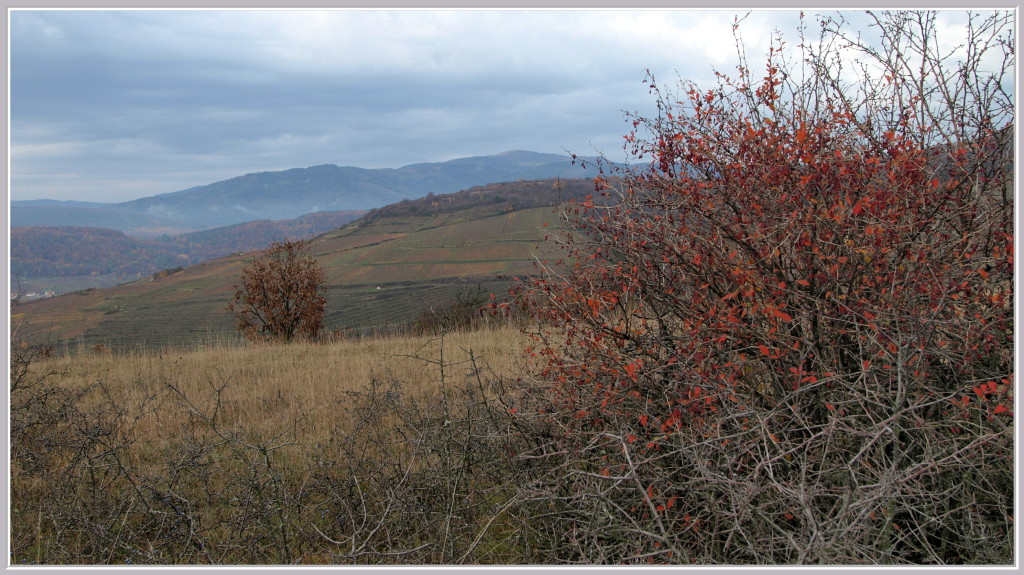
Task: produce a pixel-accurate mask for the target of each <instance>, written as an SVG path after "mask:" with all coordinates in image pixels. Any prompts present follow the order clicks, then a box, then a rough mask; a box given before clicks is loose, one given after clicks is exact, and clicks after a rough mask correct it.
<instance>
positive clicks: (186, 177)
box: [10, 10, 732, 201]
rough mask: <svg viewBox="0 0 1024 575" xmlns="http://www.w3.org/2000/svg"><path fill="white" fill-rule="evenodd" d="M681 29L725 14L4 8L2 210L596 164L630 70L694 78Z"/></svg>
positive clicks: (628, 98)
mask: <svg viewBox="0 0 1024 575" xmlns="http://www.w3.org/2000/svg"><path fill="white" fill-rule="evenodd" d="M697 16H700V17H701V18H711V17H712V16H713V17H718V18H725V19H726V20H727V21H731V17H732V15H731V14H729V13H721V14H710V15H708V14H704V13H690V12H679V13H675V12H673V13H671V14H668V15H663V17H661V18H660V19H657V18H652V17H651V16H650V15H642V14H641V15H640V16H637V14H634V13H632V12H630V13H624V14H619V15H616V14H614V13H602V12H589V11H580V12H575V11H570V12H561V11H551V12H548V11H538V12H523V13H511V12H474V11H468V12H446V11H428V12H420V13H411V12H378V11H366V12H350V11H330V12H324V13H321V12H305V11H295V12H292V11H284V12H265V11H257V12H249V11H238V12H235V11H227V12H221V11H131V10H127V11H112V12H110V11H107V12H105V11H67V12H66V11H15V12H13V13H12V15H11V57H12V60H11V92H10V94H11V119H12V123H11V126H12V131H11V141H12V196H13V197H14V198H15V199H27V198H33V197H52V198H56V199H72V198H73V199H90V200H96V201H121V200H127V199H131V198H134V197H139V196H142V195H152V194H154V193H162V192H170V191H176V190H179V189H184V188H186V187H189V186H192V185H197V184H205V183H210V182H212V181H214V180H216V179H223V178H228V177H233V176H235V175H240V174H243V173H246V172H251V171H258V170H274V169H286V168H291V167H302V166H308V165H316V164H322V163H337V164H342V165H357V166H362V167H398V166H401V165H405V164H410V163H417V162H426V161H440V160H443V159H448V158H452V157H457V156H461V155H479V154H491V153H498V152H501V151H504V150H507V149H513V148H526V149H532V150H536V151H541V152H554V153H563V152H565V151H566V150H569V151H571V152H574V153H581V154H591V153H593V152H594V150H595V148H596V149H599V150H602V151H604V152H607V153H609V154H615V153H617V152H618V151H619V150H620V148H621V135H622V134H624V133H625V132H626V130H627V125H626V123H625V121H624V118H623V114H622V111H623V110H627V111H634V110H639V111H650V108H651V107H652V105H653V102H652V101H651V97H650V95H649V94H648V93H647V90H646V88H645V87H644V86H643V85H642V83H641V81H642V79H643V73H644V70H645V69H646V68H651V69H654V70H656V71H657V73H659V74H662V75H664V74H676V73H679V74H680V75H681V76H694V75H708V73H709V70H710V64H711V62H710V60H709V59H708V58H709V57H708V56H707V54H706V53H704V52H702V50H703V48H701V47H700V45H698V44H694V43H693V42H690V43H689V44H688V43H687V42H689V40H687V38H685V37H680V36H684V34H683V33H682V30H683V28H685V27H686V26H691V25H693V23H694V22H695V21H696V20H695V18H697ZM637 19H638V20H637ZM634 20H637V21H638V22H639V24H636V23H635V22H634ZM707 21H708V22H710V21H711V20H707ZM636 25H642V26H647V27H648V28H650V29H644V28H629V26H636ZM645 35H646V36H645ZM691 40H692V39H691Z"/></svg>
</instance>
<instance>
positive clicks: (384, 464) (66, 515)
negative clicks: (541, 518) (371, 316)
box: [11, 327, 538, 565]
mask: <svg viewBox="0 0 1024 575" xmlns="http://www.w3.org/2000/svg"><path fill="white" fill-rule="evenodd" d="M523 337H524V336H523V335H522V334H521V333H520V332H519V331H517V330H516V329H514V328H511V327H507V328H493V329H476V330H472V331H462V332H452V333H447V334H445V335H443V336H390V337H376V338H363V339H348V340H340V341H336V342H329V343H299V344H290V345H271V344H264V345H255V344H253V345H242V346H238V345H234V346H232V345H206V346H202V347H198V348H196V349H193V350H191V351H184V350H174V351H171V350H165V351H163V352H154V353H136V354H125V355H117V354H114V355H111V354H109V353H105V352H102V351H100V352H99V353H97V352H92V351H91V352H89V353H85V354H79V355H74V356H63V357H45V356H41V355H38V354H35V355H32V353H33V351H32V350H29V349H21V350H17V349H16V350H15V354H14V355H15V357H14V362H13V364H12V365H13V366H15V367H12V393H11V398H12V408H11V420H12V446H13V453H12V462H13V466H12V471H11V477H12V484H11V485H12V488H11V493H12V509H11V511H12V513H11V517H12V533H11V545H12V547H11V548H12V555H11V563H12V564H15V565H17V564H225V563H233V564H345V563H349V564H351V563H356V564H380V563H417V564H425V563H465V562H472V563H523V562H531V561H536V558H533V559H531V555H532V554H534V552H533V551H531V544H530V539H531V538H536V537H537V536H538V535H536V534H534V535H531V534H530V528H529V526H528V518H527V516H526V515H523V516H521V517H520V516H518V515H517V513H516V512H513V510H512V509H511V507H512V506H511V503H510V502H511V501H512V499H513V490H514V488H515V481H511V480H510V478H512V477H514V476H515V475H516V474H517V471H516V470H515V469H513V468H512V467H514V466H515V465H517V464H516V463H514V461H513V460H514V458H509V457H505V456H504V455H505V454H506V453H508V452H509V449H510V446H509V444H508V442H509V433H508V423H507V421H506V419H507V418H506V417H505V416H506V415H507V411H508V408H507V406H506V405H505V403H503V402H505V401H507V400H508V397H509V391H508V390H507V389H506V388H505V386H504V382H507V381H509V380H510V379H514V378H515V377H516V375H517V374H518V373H519V372H520V371H521V369H522V366H521V365H520V364H519V362H520V361H521V359H520V358H521V357H522V354H521V352H520V350H521V349H522V344H521V341H522V339H523ZM510 466H511V467H510Z"/></svg>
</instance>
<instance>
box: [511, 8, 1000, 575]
mask: <svg viewBox="0 0 1024 575" xmlns="http://www.w3.org/2000/svg"><path fill="white" fill-rule="evenodd" d="M871 16H872V18H873V26H872V30H873V31H874V32H875V33H877V35H878V38H880V40H878V41H877V42H876V43H868V41H867V40H861V38H860V36H854V35H852V34H848V33H847V32H846V30H845V28H844V23H843V22H840V21H836V20H823V21H821V22H820V23H819V24H820V27H821V34H820V38H818V39H817V41H816V42H810V41H808V40H807V39H805V38H804V37H803V36H802V35H801V38H800V39H799V41H800V43H799V45H798V46H796V50H793V49H792V48H791V47H790V46H789V45H788V44H787V43H786V42H785V41H784V40H783V39H782V38H781V37H779V38H776V40H775V42H774V43H773V44H772V46H771V48H770V50H769V51H768V53H767V58H766V62H765V64H764V65H763V66H761V67H758V68H751V67H748V65H747V63H746V55H745V51H744V49H743V47H742V41H741V39H740V37H739V35H737V46H738V47H739V50H738V52H739V56H740V60H741V65H740V66H739V68H738V70H737V72H736V73H735V74H733V75H726V74H718V83H717V85H716V86H714V87H712V88H710V89H706V88H704V89H702V88H700V87H698V86H697V85H695V84H690V83H683V84H682V85H681V90H680V91H679V93H673V92H670V91H667V90H664V89H663V88H662V87H661V86H658V85H655V79H654V78H653V77H649V78H648V80H649V83H650V89H651V91H652V94H654V96H655V97H656V99H657V104H658V114H657V116H656V117H650V118H649V117H642V116H637V117H635V118H634V121H633V127H634V131H633V132H631V133H629V134H628V135H627V136H626V148H627V150H628V151H629V152H631V154H632V156H633V157H634V158H635V160H636V163H635V164H634V167H633V168H632V169H628V170H624V171H621V172H615V173H609V174H606V176H607V177H602V178H598V180H597V183H596V184H597V185H596V189H595V194H594V197H592V198H590V199H588V200H587V201H584V202H581V203H578V204H576V205H574V206H573V207H572V209H570V211H569V212H568V214H567V217H568V219H569V220H570V221H571V223H572V224H573V225H572V226H571V227H572V228H573V229H574V230H575V231H574V232H573V233H571V234H567V235H566V236H565V237H564V238H562V245H563V248H564V249H565V250H566V251H567V253H568V254H569V256H568V257H567V258H566V259H565V260H564V261H561V262H558V264H557V265H555V264H552V265H551V266H550V267H548V268H547V269H545V270H544V271H545V273H543V274H541V275H540V276H539V277H538V278H536V279H535V280H533V281H532V283H530V284H528V285H526V286H524V287H523V289H522V291H521V292H520V296H521V297H522V298H523V299H528V300H531V301H534V302H538V304H537V308H536V312H537V314H538V315H539V316H540V317H541V318H542V319H543V320H544V323H543V325H544V328H543V329H540V330H539V331H537V333H535V340H536V345H535V346H534V347H532V348H531V349H530V350H529V352H530V355H531V357H532V358H533V360H534V362H535V365H536V373H537V375H536V378H535V381H534V382H533V384H532V386H533V387H532V393H531V394H530V396H529V398H528V399H526V400H524V407H525V409H522V410H521V413H523V414H524V415H523V418H525V419H529V420H531V422H532V423H533V424H534V425H537V426H539V427H540V428H542V429H544V430H545V432H544V433H546V434H548V435H547V436H548V437H549V438H550V439H549V441H548V442H546V443H544V444H543V445H542V446H540V447H538V448H537V449H535V450H534V451H532V452H531V453H529V454H527V455H528V456H529V457H532V458H537V459H539V460H544V461H546V462H548V463H550V464H552V466H551V468H550V473H549V475H548V476H547V479H546V483H545V482H541V483H538V484H537V486H536V489H537V493H536V497H538V498H539V499H540V498H545V497H551V496H553V495H554V496H556V498H557V500H558V501H560V502H561V503H562V505H561V506H560V507H558V511H557V512H553V515H554V516H555V517H557V518H558V521H561V526H562V529H563V532H564V534H565V539H564V540H563V542H562V545H564V548H563V550H562V551H563V555H564V556H568V557H571V558H572V559H573V560H577V561H582V562H619V561H627V562H659V563H660V562H684V563H685V562H697V563H972V562H1006V561H1008V560H1010V557H1011V556H1012V536H1013V531H1014V530H1013V419H1014V414H1013V397H1014V391H1013V379H1014V374H1013V372H1014V368H1013V343H1014V342H1013V304H1012V301H1013V270H1014V267H1013V241H1014V236H1013V166H1012V157H1013V127H1014V126H1013V113H1014V111H1013V97H1012V89H1010V90H1009V91H1007V89H1006V88H1005V86H1004V82H1005V73H1006V71H1007V69H1010V70H1012V62H1013V46H1012V36H1011V35H1009V34H1008V30H1009V29H1010V26H1011V25H1012V19H1011V18H1010V17H1008V16H1006V15H1001V14H996V15H993V16H989V17H985V18H982V17H979V16H976V15H975V16H973V17H972V19H971V22H970V24H969V26H968V28H967V32H968V35H969V40H968V43H967V45H968V46H969V47H970V48H969V49H968V50H967V51H966V55H958V56H957V58H953V57H952V56H947V55H945V54H943V53H940V52H939V51H938V48H937V47H936V46H937V45H938V42H937V41H936V35H937V26H936V14H934V13H918V12H913V13H904V12H897V13H885V14H880V15H871ZM738 26H739V25H737V28H738ZM850 54H855V55H856V59H853V58H852V57H851V56H850ZM993 62H994V64H995V68H991V64H992V63H993ZM983 64H984V65H983ZM855 65H856V66H857V67H856V70H857V71H863V73H862V74H860V75H859V78H858V79H857V81H856V82H854V81H851V80H850V79H849V78H850V75H849V72H850V71H851V67H854V66H855ZM986 66H988V67H986ZM993 69H994V70H995V72H991V70H993ZM921 70H928V73H927V74H926V75H924V76H922V73H921ZM999 70H1002V72H1000V71H999ZM990 72H991V73H990ZM552 485H556V486H557V488H553V487H550V486H552ZM979 541H985V542H986V544H985V545H979V544H978V543H979Z"/></svg>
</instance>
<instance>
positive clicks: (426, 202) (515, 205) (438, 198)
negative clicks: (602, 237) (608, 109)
mask: <svg viewBox="0 0 1024 575" xmlns="http://www.w3.org/2000/svg"><path fill="white" fill-rule="evenodd" d="M592 194H594V180H593V179H591V178H579V179H561V178H551V179H546V180H530V181H517V182H502V183H494V184H487V185H484V186H475V187H472V188H469V189H466V190H462V191H461V192H455V193H453V194H441V195H434V194H428V195H427V196H426V197H423V198H419V199H415V200H403V201H401V202H398V203H395V204H390V205H387V206H384V207H382V208H377V209H374V210H370V213H369V214H368V215H367V216H366V220H367V221H373V220H375V219H379V218H401V217H415V216H427V215H438V214H446V213H452V212H457V211H462V210H466V209H469V208H475V207H481V206H488V205H490V206H495V207H498V208H500V209H503V210H505V211H512V210H522V209H528V208H537V207H544V206H556V205H558V204H560V203H563V202H568V201H573V200H581V199H583V198H585V197H586V196H588V195H592Z"/></svg>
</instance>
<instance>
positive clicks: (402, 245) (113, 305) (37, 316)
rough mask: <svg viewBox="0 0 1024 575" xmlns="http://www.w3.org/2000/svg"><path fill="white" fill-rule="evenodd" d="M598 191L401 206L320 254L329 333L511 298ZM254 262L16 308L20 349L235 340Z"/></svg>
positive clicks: (581, 183)
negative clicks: (582, 200)
mask: <svg viewBox="0 0 1024 575" xmlns="http://www.w3.org/2000/svg"><path fill="white" fill-rule="evenodd" d="M592 189H593V184H592V182H590V181H589V180H573V181H560V182H556V181H554V180H547V181H542V182H515V183H509V184H503V185H489V186H486V187H478V188H472V189H469V190H465V191H463V192H459V193H457V194H450V195H437V196H434V197H430V198H422V199H420V200H413V201H408V202H402V203H401V204H399V206H400V207H401V209H398V208H397V207H396V209H394V210H388V209H387V208H383V209H381V210H378V213H374V214H370V215H368V216H367V217H365V218H363V219H361V220H358V221H356V222H354V223H352V224H349V225H347V226H345V227H343V228H341V229H338V230H335V231H333V232H329V233H327V234H324V235H322V236H319V237H318V238H316V239H315V240H314V242H313V245H312V252H313V253H314V255H315V256H316V257H317V259H318V260H319V261H320V263H321V265H322V266H323V267H324V270H325V272H326V274H327V283H328V290H327V298H328V313H327V318H326V320H327V321H326V323H327V328H328V329H329V330H368V329H374V328H380V327H386V326H393V325H401V324H407V323H409V322H411V321H413V320H415V319H416V317H417V316H418V315H419V314H420V313H422V312H423V311H424V310H429V309H431V308H434V309H440V308H443V307H444V306H445V305H448V304H450V303H451V302H452V301H454V299H455V298H456V297H457V295H458V294H459V293H460V292H461V291H463V290H466V289H474V290H476V289H479V290H484V291H487V292H494V293H504V290H505V289H507V287H508V286H509V278H510V277H511V276H514V275H521V274H527V273H531V272H532V271H533V269H534V268H533V261H534V257H535V256H536V255H537V254H538V250H539V247H538V245H539V244H540V243H541V240H542V238H543V237H544V234H545V233H546V231H547V228H546V227H545V224H547V223H549V224H552V225H554V224H556V223H557V222H558V220H559V218H558V214H557V210H558V208H557V204H558V203H559V202H560V201H564V200H568V199H571V198H578V197H582V196H584V195H586V194H588V193H590V192H591V191H592ZM496 198H498V201H496ZM509 198H515V199H516V201H515V203H512V202H509V201H507V200H508V199H509ZM516 206H518V207H516ZM251 258H252V254H241V255H233V256H228V257H224V258H220V259H216V260H211V261H208V262H204V263H201V264H198V265H194V266H190V267H187V268H184V269H182V270H180V271H176V272H174V273H170V274H157V275H154V276H151V277H147V278H144V279H142V280H139V281H135V282H132V283H129V284H124V285H121V286H117V287H113V288H107V289H96V290H87V291H85V292H77V293H72V294H67V295H64V296H58V297H56V298H51V299H48V300H41V301H37V302H31V303H28V304H25V305H22V306H18V307H17V308H15V310H14V313H13V318H12V322H13V323H14V324H15V325H17V326H19V328H18V329H19V337H25V338H29V339H33V340H36V341H40V340H42V341H46V340H49V341H54V342H60V341H71V342H73V341H80V342H84V343H88V344H92V343H104V344H105V345H108V346H119V345H143V346H159V345H167V344H187V343H194V342H195V341H196V340H198V339H203V338H210V337H234V325H233V319H232V317H231V315H230V314H229V313H228V312H227V311H226V310H225V306H226V305H227V303H228V301H229V300H230V298H231V294H232V293H233V289H232V286H233V284H234V283H235V282H236V281H237V278H238V276H239V274H240V273H241V270H242V268H243V267H244V266H245V265H246V264H247V262H248V261H250V260H251Z"/></svg>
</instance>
